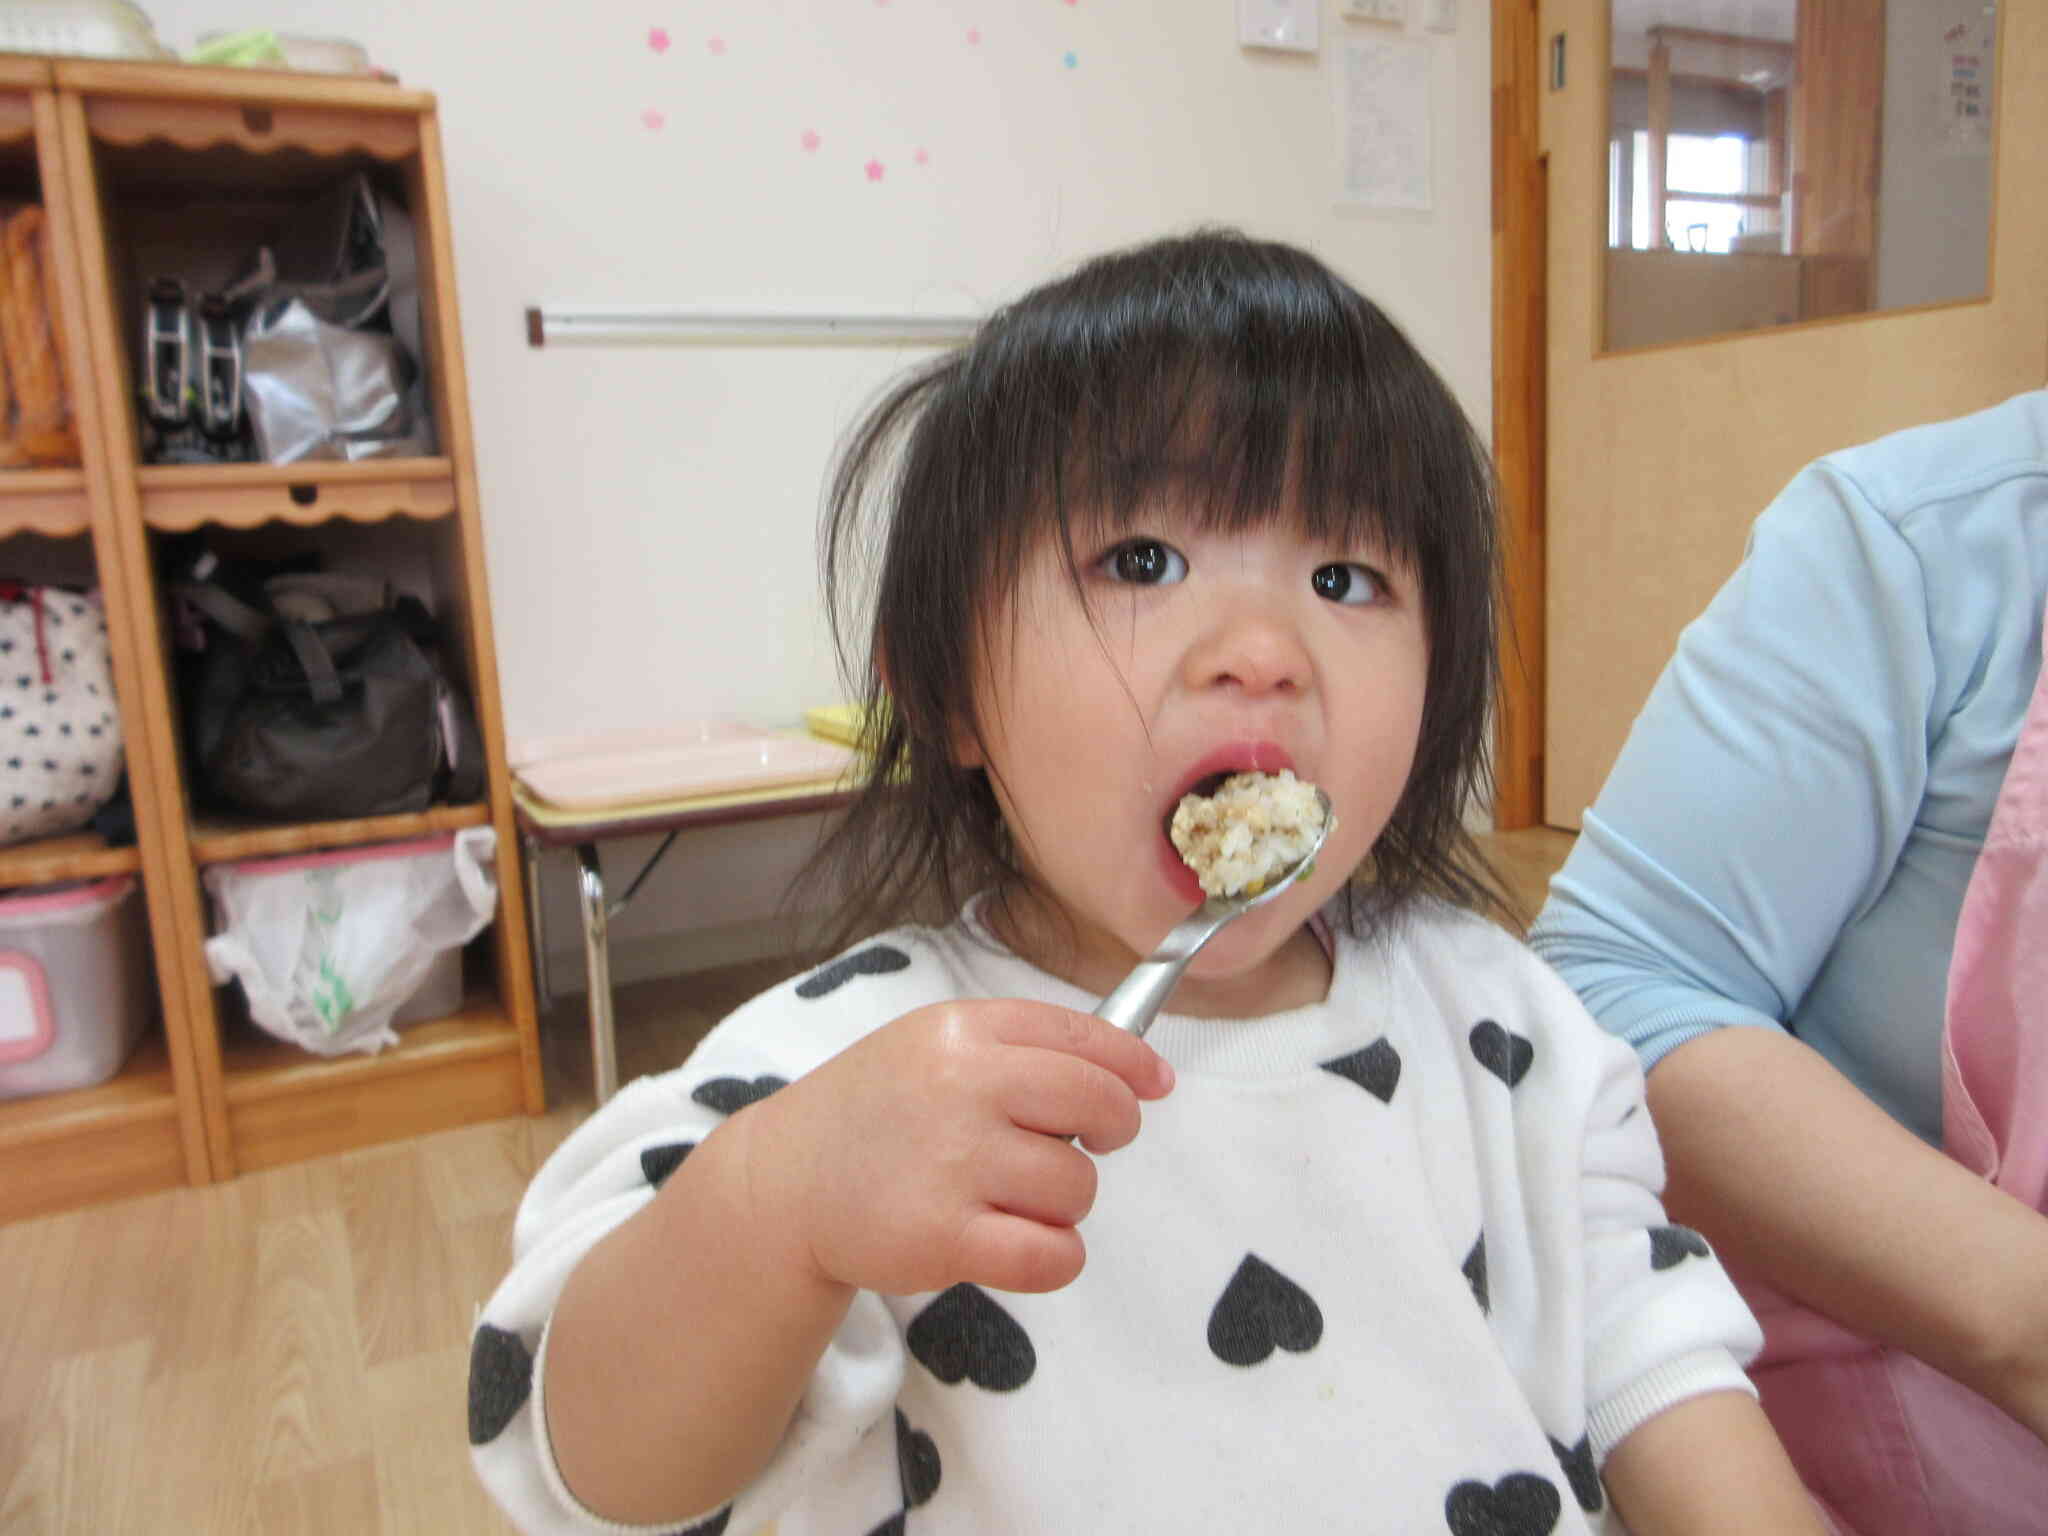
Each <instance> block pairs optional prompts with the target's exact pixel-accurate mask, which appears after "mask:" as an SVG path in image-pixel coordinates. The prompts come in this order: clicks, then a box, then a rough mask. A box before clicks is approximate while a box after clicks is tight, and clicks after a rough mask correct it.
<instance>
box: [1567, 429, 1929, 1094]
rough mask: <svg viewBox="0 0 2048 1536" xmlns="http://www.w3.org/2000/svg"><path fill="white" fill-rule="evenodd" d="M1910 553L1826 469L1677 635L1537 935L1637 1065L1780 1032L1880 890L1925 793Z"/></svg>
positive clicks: (1758, 533)
mask: <svg viewBox="0 0 2048 1536" xmlns="http://www.w3.org/2000/svg"><path fill="white" fill-rule="evenodd" d="M1938 686H1939V684H1938V679H1937V664H1936V660H1935V657H1934V654H1933V647H1932V645H1931V643H1930V640H1929V615H1928V608H1927V596H1926V583H1925V579H1924V576H1923V572H1922V569H1921V564H1920V560H1919V557H1918V555H1917V553H1916V551H1915V550H1914V548H1913V547H1912V546H1911V545H1910V544H1909V543H1908V542H1907V541H1906V539H1905V538H1903V537H1902V536H1901V534H1900V533H1899V531H1898V529H1896V528H1895V527H1894V526H1893V524H1892V523H1891V522H1890V521H1889V520H1888V519H1887V518H1886V517H1885V516H1884V515H1883V514H1882V513H1881V512H1880V511H1879V510H1878V509H1877V508H1875V507H1874V506H1873V505H1872V504H1871V503H1870V502H1869V500H1868V499H1866V497H1865V496H1864V494H1863V493H1862V491H1861V490H1859V488H1858V486H1857V484H1856V483H1855V482H1854V481H1852V480H1850V479H1848V478H1847V477H1846V476H1845V475H1844V473H1843V472H1842V470H1841V469H1839V468H1838V467H1835V466H1833V465H1831V464H1829V463H1828V462H1826V461H1823V462H1822V463H1820V464H1817V465H1814V466H1811V467H1809V468H1808V469H1806V470H1804V471H1802V472H1801V474H1800V475H1799V476H1798V477H1797V478H1796V479H1794V480H1793V481H1792V483H1791V484H1790V485H1789V486H1787V487H1786V489H1785V491H1784V492H1783V493H1782V494H1781V495H1780V496H1779V497H1778V499H1777V500H1776V501H1775V502H1773V503H1772V504H1771V506H1770V507H1769V508H1768V509H1766V511H1765V512H1764V514H1763V515H1762V516H1761V517H1760V518H1758V520H1757V522H1756V525H1755V526H1754V528H1753V529H1752V530H1751V534H1750V542H1749V548H1748V551H1747V552H1746V554H1745V556H1744V559H1743V563H1742V565H1741V566H1740V568H1739V569H1738V570H1737V571H1736V573H1735V574H1734V576H1732V577H1731V578H1730V579H1729V581H1728V583H1727V585H1726V586H1724V587H1723V588H1722V589H1721V591H1720V592H1719V593H1718V594H1717V595H1716V597H1715V598H1714V600H1713V602H1712V603H1711V604H1710V605H1709V606H1708V608H1707V610H1706V611H1705V612H1704V613H1703V614H1702V615H1701V616H1700V617H1699V618H1698V619H1697V620H1695V621H1694V622H1693V623H1692V624H1691V625H1690V626H1688V627H1687V629H1686V630H1685V632H1684V634H1683V635H1682V636H1681V637H1680V640H1679V644H1678V648H1677V651H1676V653H1675V654H1674V656H1673V658H1672V660H1671V662H1670V664H1669V665H1668V666H1667V667H1666V668H1665V670H1664V673H1663V675H1662V676H1661V677H1660V678H1659V679H1658V681H1657V685H1656V687H1655V689H1654V690H1653V691H1652V693H1651V695H1650V699H1649V702H1648V703H1647V704H1646V705H1645V706H1644V709H1643V712H1642V714H1641V715H1640V716H1639V717H1638V719H1637V720H1636V722H1635V725H1634V727H1633V728H1632V729H1631V731H1630V733H1629V737H1628V740H1627V742H1626V744H1625V745H1624V747H1623V749H1622V752H1621V755H1620V757H1619V759H1618V760H1617V761H1616V763H1615V766H1614V769H1613V772H1612V773H1611V774H1610V776H1609V778H1608V780H1607V783H1606V785H1605V786H1604V787H1603V788H1602V790H1601V792H1600V795H1599V798H1598V800H1597V801H1596V802H1595V803H1594V805H1593V807H1592V808H1591V809H1590V810H1589V811H1588V812H1587V814H1586V816H1585V819H1584V825H1583V830H1582V832H1581V835H1580V837H1579V839H1578V842H1577V844H1576V845H1575V846H1574V848H1573V851H1572V853H1571V855H1570V857H1569V858H1568V859H1567V861H1566V863H1565V865H1564V868H1563V869H1562V870H1561V871H1560V872H1559V874H1558V876H1557V878H1556V879H1555V880H1554V881H1553V882H1552V885H1551V891H1550V898H1549V901H1548V903H1547V904H1546V905H1545V907H1544V909H1543V912H1542V914H1541V915H1540V917H1539V918H1538V920H1537V923H1536V926H1535V928H1534V929H1533V930H1532V932H1531V934H1530V942H1531V944H1532V945H1533V946H1534V947H1535V949H1536V951H1537V952H1538V953H1539V954H1540V955H1542V956H1543V958H1544V959H1546V960H1547V961H1549V963H1550V964H1551V965H1553V966H1554V967H1556V969H1557V970H1558V971H1559V972H1560V973H1561V974H1562V975H1563V976H1564V978H1565V980H1566V981H1567V982H1568V983H1569V984H1570V985H1571V986H1572V988H1573V989H1574V990H1575V991H1576V992H1578V994H1579V995H1580V997H1581V998H1582V999H1584V1001H1585V1003H1586V1006H1587V1007H1588V1009H1589V1010H1590V1011H1591V1012H1592V1014H1593V1016H1594V1017H1595V1018H1596V1019H1598V1020H1599V1021H1600V1022H1601V1023H1602V1024H1603V1025H1604V1026H1605V1027H1606V1028H1607V1029H1608V1030H1610V1031H1612V1032H1613V1033H1615V1034H1617V1035H1620V1036H1621V1037H1622V1038H1624V1039H1626V1040H1627V1041H1628V1042H1629V1043H1630V1044H1631V1045H1633V1046H1634V1047H1635V1049H1636V1051H1637V1053H1638V1055H1639V1056H1640V1057H1641V1059H1642V1063H1643V1067H1644V1069H1645V1070H1646V1071H1647V1070H1648V1069H1649V1068H1650V1067H1652V1066H1654V1065H1655V1064H1656V1063H1657V1061H1659V1060H1660V1059H1661V1058H1662V1057H1663V1056H1664V1055H1666V1054H1667V1053H1668V1052H1670V1051H1671V1050H1673V1049H1674V1048H1675V1047H1677V1046H1678V1045H1680V1044H1682V1043H1683V1042H1685V1041H1686V1040H1689V1039H1692V1038H1694V1037H1696V1036H1698V1035H1701V1034H1704V1033H1706V1032H1708V1031H1709V1030H1713V1029H1718V1028H1723V1027H1726V1026H1729V1025H1761V1026H1771V1025H1782V1024H1783V1023H1784V1022H1785V1021H1786V1020H1787V1019H1788V1018H1789V1017H1790V1016H1791V1014H1792V1013H1793V1012H1794V1010H1795V1009H1796V1008H1797V1007H1798V1004H1799V1000H1800V998H1801V997H1802V996H1803V995H1804V993H1805V992H1806V990H1807V988H1808V987H1809V986H1810V985H1811V984H1812V982H1813V980H1814V977H1815V976H1816V974H1817V973H1818V972H1819V971H1820V969H1821V967H1822V965H1823V964H1824V963H1825V962H1826V960H1827V958H1828V955H1829V952H1830V950H1831V949H1832V948H1833V946H1834V944H1835V942H1836V939H1837V937H1838V936H1839V935H1840V933H1841V931H1842V929H1843V927H1844V925H1845V923H1847V922H1849V921H1851V920H1852V919H1854V918H1856V917H1857V916H1859V915H1861V914H1862V913H1863V912H1865V911H1867V910H1868V908H1869V907H1870V905H1871V904H1872V903H1874V902H1875V901H1876V900H1877V899H1878V898H1879V896H1880V895H1881V894H1882V893H1883V891H1884V889H1885V885H1886V882H1887V881H1888V880H1889V878H1890V877H1891V873H1892V870H1893V868H1894V866H1895V864H1896V862H1897V860H1898V857H1899V852H1900V849H1901V848H1902V846H1903V845H1904V844H1905V842H1906V839H1907V837H1908V836H1909V834H1910V833H1911V831H1912V829H1913V823H1914V819H1915V816H1916V814H1917V812H1918V809H1919V806H1920V803H1921V799H1922V796H1923V793H1924V791H1925V788H1926V785H1927V778H1928V762H1929V743H1930V740H1931V739H1932V733H1933V731H1934V729H1935V725H1934V723H1933V722H1932V721H1931V716H1932V714H1933V712H1934V710H1935V709H1936V703H1935V699H1936V694H1937V690H1938Z"/></svg>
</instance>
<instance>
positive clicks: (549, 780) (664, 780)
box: [513, 727, 853, 809]
mask: <svg viewBox="0 0 2048 1536" xmlns="http://www.w3.org/2000/svg"><path fill="white" fill-rule="evenodd" d="M589 739H590V740H591V741H593V742H596V743H598V744H599V745H598V749H597V750H592V751H585V752H583V753H580V754H578V753H573V752H570V751H568V750H565V749H564V745H563V743H562V741H561V739H560V738H557V740H556V741H555V742H551V743H549V745H550V746H551V747H553V748H555V750H554V751H553V752H552V753H551V754H550V755H546V756H541V757H538V758H535V759H532V760H530V761H527V762H524V763H516V764H515V765H514V767H513V771H514V773H515V774H516V775H517V777H518V779H519V782H520V784H521V785H523V786H524V787H525V789H526V791H527V792H528V793H529V794H530V795H532V796H533V797H534V798H536V799H538V800H542V801H545V802H547V803H549V804H551V805H557V806H565V807H575V808H578V809H591V808H596V807H603V806H629V805H640V804H645V803H647V802H650V801H660V800H688V799H692V798H695V797H697V796H700V795H727V794H736V793H740V792H743V791H746V790H753V789H775V788H779V787H781V786H783V785H789V784H818V783H823V784H830V783H834V782H837V781H838V780H839V779H840V778H841V777H843V776H844V775H845V774H846V772H847V770H848V769H849V768H851V767H852V765H853V753H852V752H850V751H848V750H847V749H846V748H845V747H842V746H840V745H838V744H837V743H836V742H830V741H819V740H817V739H816V738H814V737H809V736H795V735H781V734H778V733H776V732H773V731H759V730H752V729H749V728H746V727H738V728H735V730H734V731H733V732H731V733H720V734H717V735H704V734H700V733H699V732H698V731H697V729H696V728H695V727H688V728H683V729H682V730H679V731H678V732H676V733H673V734H665V733H663V732H659V731H656V732H647V733H641V732H633V733H625V732H614V733H608V734H607V735H606V736H604V737H596V738H589Z"/></svg>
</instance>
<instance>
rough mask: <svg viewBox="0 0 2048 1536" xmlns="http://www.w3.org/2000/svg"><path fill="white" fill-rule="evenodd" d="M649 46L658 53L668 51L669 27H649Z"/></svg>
mask: <svg viewBox="0 0 2048 1536" xmlns="http://www.w3.org/2000/svg"><path fill="white" fill-rule="evenodd" d="M647 46H648V47H650V48H652V49H653V50H654V51H655V52H656V53H667V52H668V28H667V27H649V28H648V29H647Z"/></svg>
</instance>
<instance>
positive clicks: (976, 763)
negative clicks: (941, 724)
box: [952, 720, 988, 768]
mask: <svg viewBox="0 0 2048 1536" xmlns="http://www.w3.org/2000/svg"><path fill="white" fill-rule="evenodd" d="M952 738H953V740H952V746H953V753H952V756H953V766H954V767H955V768H985V767H987V766H988V757H987V755H986V754H984V753H983V752H982V750H981V736H980V733H978V732H977V731H976V730H975V729H974V722H973V721H971V720H955V721H954V722H953V731H952Z"/></svg>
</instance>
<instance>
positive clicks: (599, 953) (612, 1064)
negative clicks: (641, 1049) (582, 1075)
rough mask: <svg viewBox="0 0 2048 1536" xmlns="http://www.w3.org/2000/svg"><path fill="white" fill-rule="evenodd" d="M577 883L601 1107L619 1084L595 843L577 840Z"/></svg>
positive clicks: (593, 1070)
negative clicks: (580, 894) (579, 892)
mask: <svg viewBox="0 0 2048 1536" xmlns="http://www.w3.org/2000/svg"><path fill="white" fill-rule="evenodd" d="M576 863H577V866H578V870H579V872H580V879H579V881H578V885H579V887H580V889H581V891H582V896H583V964H584V970H585V974H586V976H587V978H588V984H589V988H590V1081H591V1090H592V1092H594V1093H595V1094H596V1096H597V1102H598V1104H599V1105H600V1106H602V1105H603V1104H604V1103H605V1102H606V1101H607V1100H608V1099H610V1098H611V1096H612V1094H613V1093H615V1092H616V1091H617V1090H618V1086H619V1049H618V1036H617V1033H616V1029H615V1024H614V1020H613V1016H612V966H611V953H610V947H609V942H608V939H607V936H606V932H605V924H606V921H607V919H608V918H609V916H610V912H609V910H608V908H607V907H606V904H605V899H604V866H603V865H602V864H601V863H600V862H599V861H598V853H597V844H595V843H578V844H577V845H576Z"/></svg>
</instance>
